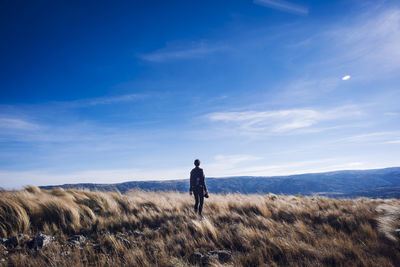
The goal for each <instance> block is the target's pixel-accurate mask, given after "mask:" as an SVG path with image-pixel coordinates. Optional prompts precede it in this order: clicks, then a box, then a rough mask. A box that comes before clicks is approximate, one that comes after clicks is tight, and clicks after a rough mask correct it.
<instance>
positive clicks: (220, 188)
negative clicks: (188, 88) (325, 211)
mask: <svg viewBox="0 0 400 267" xmlns="http://www.w3.org/2000/svg"><path fill="white" fill-rule="evenodd" d="M207 184H208V187H209V188H210V191H211V192H213V193H243V194H257V193H258V194H267V193H274V194H285V195H296V194H302V195H313V194H319V195H324V196H329V197H336V198H338V197H346V198H352V197H360V196H366V197H373V198H393V197H395V198H400V190H399V188H400V168H398V167H397V168H386V169H377V170H358V171H335V172H326V173H310V174H299V175H290V176H277V177H250V176H240V177H228V178H211V177H208V178H207ZM56 187H62V188H64V189H69V188H77V189H79V188H87V189H91V190H94V189H95V190H106V191H115V190H119V191H120V192H122V193H125V192H127V191H129V190H132V189H142V190H151V191H179V192H188V190H189V181H188V180H170V181H132V182H126V183H119V184H66V185H56V186H43V187H41V188H43V189H51V188H56ZM379 188H385V190H382V189H379Z"/></svg>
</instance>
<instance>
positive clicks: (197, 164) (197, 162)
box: [194, 159, 200, 167]
mask: <svg viewBox="0 0 400 267" xmlns="http://www.w3.org/2000/svg"><path fill="white" fill-rule="evenodd" d="M194 165H195V166H196V167H199V166H200V160H198V159H196V160H195V161H194Z"/></svg>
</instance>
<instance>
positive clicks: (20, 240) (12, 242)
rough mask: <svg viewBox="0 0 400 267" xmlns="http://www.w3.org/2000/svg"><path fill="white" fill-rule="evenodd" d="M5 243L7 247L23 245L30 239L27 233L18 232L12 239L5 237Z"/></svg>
mask: <svg viewBox="0 0 400 267" xmlns="http://www.w3.org/2000/svg"><path fill="white" fill-rule="evenodd" d="M3 240H4V245H5V246H6V247H7V248H16V247H18V246H23V245H24V244H25V243H27V242H28V241H29V236H28V235H25V234H18V235H16V236H13V237H12V238H10V239H6V238H4V239H3Z"/></svg>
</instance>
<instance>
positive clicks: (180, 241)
mask: <svg viewBox="0 0 400 267" xmlns="http://www.w3.org/2000/svg"><path fill="white" fill-rule="evenodd" d="M193 202H194V201H193V199H192V198H191V197H190V196H189V194H181V193H176V192H144V191H131V192H128V193H127V194H120V193H118V192H113V193H112V192H90V191H85V190H63V189H60V188H58V189H53V190H40V189H39V188H37V187H28V188H26V189H25V190H21V191H2V192H1V195H0V236H1V237H4V238H10V237H12V236H15V235H17V234H19V233H24V234H27V235H30V236H33V235H35V234H37V233H39V232H41V233H45V234H48V235H53V236H55V241H53V242H52V243H51V244H50V245H49V246H48V247H46V248H44V249H43V250H40V251H36V250H30V249H28V248H26V247H23V248H21V249H19V250H12V251H9V253H8V254H7V255H6V254H4V255H3V254H1V253H2V251H0V258H3V259H4V261H1V262H0V264H2V265H7V266H8V265H12V266H45V265H50V266H68V265H74V266H121V265H122V266H189V265H190V263H189V258H190V255H191V253H193V252H201V253H203V254H207V252H209V251H216V250H228V251H231V252H232V259H231V260H230V261H229V262H228V263H226V264H225V265H226V266H400V244H399V237H398V235H397V232H396V229H398V228H400V201H399V200H395V199H390V200H382V199H378V200H373V199H367V198H359V199H356V200H350V199H340V200H339V199H330V198H325V197H317V196H314V197H301V196H299V197H295V196H278V195H274V194H268V195H241V194H227V195H211V196H210V198H209V199H206V201H205V207H204V211H203V215H204V216H205V217H206V219H205V220H199V218H198V217H196V215H195V214H194V213H193ZM128 233H129V234H128ZM74 234H84V235H85V236H87V237H88V241H87V242H86V243H85V245H82V246H81V247H73V246H66V245H65V244H66V242H67V239H68V237H69V236H72V235H74ZM0 250H4V248H3V247H2V248H0ZM208 264H209V265H210V266H222V265H223V263H220V262H219V261H218V260H217V259H214V258H211V259H210V261H209V263H208Z"/></svg>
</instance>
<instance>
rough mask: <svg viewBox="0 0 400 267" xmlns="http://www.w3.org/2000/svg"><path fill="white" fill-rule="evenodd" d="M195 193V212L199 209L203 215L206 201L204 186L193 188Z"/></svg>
mask: <svg viewBox="0 0 400 267" xmlns="http://www.w3.org/2000/svg"><path fill="white" fill-rule="evenodd" d="M193 195H194V200H195V203H194V212H197V210H198V211H199V215H201V211H202V210H203V203H204V192H203V188H202V187H199V188H195V189H194V190H193ZM199 204H200V205H199Z"/></svg>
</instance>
